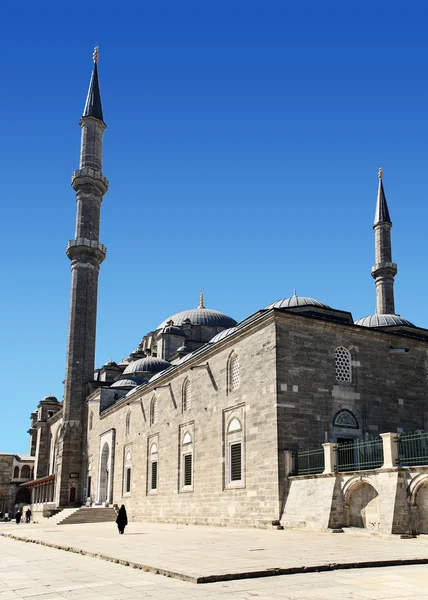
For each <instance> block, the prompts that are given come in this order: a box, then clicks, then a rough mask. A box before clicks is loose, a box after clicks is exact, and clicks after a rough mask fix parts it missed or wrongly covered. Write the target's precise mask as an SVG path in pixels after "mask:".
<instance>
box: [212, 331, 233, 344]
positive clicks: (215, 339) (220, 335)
mask: <svg viewBox="0 0 428 600" xmlns="http://www.w3.org/2000/svg"><path fill="white" fill-rule="evenodd" d="M234 331H236V327H229V329H225V330H224V331H220V333H217V335H215V336H214V337H213V338H212V339H211V340H210V341H209V343H210V344H216V343H217V342H220V341H221V340H224V338H227V337H229V335H232V333H233V332H234Z"/></svg>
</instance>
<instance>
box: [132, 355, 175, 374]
mask: <svg viewBox="0 0 428 600" xmlns="http://www.w3.org/2000/svg"><path fill="white" fill-rule="evenodd" d="M170 366H171V364H170V363H169V362H167V361H166V360H162V359H161V358H156V357H155V356H146V357H145V358H139V359H138V360H134V361H133V362H131V363H129V365H128V366H127V367H126V369H125V370H124V372H123V374H124V375H132V374H133V373H158V372H159V371H163V370H164V369H167V368H168V367H170Z"/></svg>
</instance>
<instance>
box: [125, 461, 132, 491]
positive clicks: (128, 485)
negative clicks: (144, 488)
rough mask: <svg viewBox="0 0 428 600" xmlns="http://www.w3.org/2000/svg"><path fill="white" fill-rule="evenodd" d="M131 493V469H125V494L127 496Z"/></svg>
mask: <svg viewBox="0 0 428 600" xmlns="http://www.w3.org/2000/svg"><path fill="white" fill-rule="evenodd" d="M130 491H131V468H130V467H128V468H127V469H126V480H125V492H126V493H127V494H128V493H129V492H130Z"/></svg>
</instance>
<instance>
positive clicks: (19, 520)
mask: <svg viewBox="0 0 428 600" xmlns="http://www.w3.org/2000/svg"><path fill="white" fill-rule="evenodd" d="M21 517H22V513H21V511H20V510H19V509H18V510H17V511H16V514H15V521H16V524H17V525H19V524H20V522H21Z"/></svg>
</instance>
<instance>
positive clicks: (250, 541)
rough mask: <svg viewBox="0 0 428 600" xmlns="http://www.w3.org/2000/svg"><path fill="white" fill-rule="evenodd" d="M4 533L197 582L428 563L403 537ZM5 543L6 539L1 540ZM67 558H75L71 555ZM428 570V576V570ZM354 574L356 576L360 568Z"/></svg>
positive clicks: (28, 528) (155, 528)
mask: <svg viewBox="0 0 428 600" xmlns="http://www.w3.org/2000/svg"><path fill="white" fill-rule="evenodd" d="M0 534H4V535H14V536H17V537H20V538H24V539H31V540H37V541H40V542H43V543H48V544H53V545H57V546H60V547H62V548H72V549H74V550H76V551H82V552H84V553H87V554H89V555H94V556H95V555H98V554H99V555H102V556H103V557H105V558H108V559H111V560H113V561H116V562H117V561H120V562H122V563H124V564H130V565H131V566H132V565H133V564H136V565H138V566H140V567H143V568H146V569H150V570H152V571H154V572H156V571H159V572H160V573H166V574H170V575H171V576H172V577H178V578H183V579H185V580H187V581H191V582H193V583H196V582H202V583H205V582H207V581H211V580H216V579H217V580H219V579H225V578H227V577H228V576H230V578H232V579H238V578H240V577H242V576H247V577H254V575H256V574H260V573H262V574H265V575H266V574H270V572H272V571H273V570H275V569H282V570H284V569H288V570H291V569H296V570H303V569H308V568H309V569H314V568H317V567H318V568H323V567H328V566H329V565H332V564H342V565H352V564H358V563H376V562H385V561H396V562H397V563H398V562H400V561H417V560H425V561H428V537H427V536H420V537H418V538H416V539H400V538H398V537H396V536H394V537H392V536H389V537H387V536H385V537H381V536H368V535H365V534H359V533H338V534H333V533H309V532H298V531H277V530H265V529H260V530H258V529H226V528H215V527H198V526H194V525H175V524H161V523H131V524H130V525H129V526H128V527H127V529H126V532H125V535H123V536H120V535H118V533H117V529H116V526H115V524H114V523H92V524H85V525H54V524H49V523H48V524H46V523H41V524H37V523H35V524H30V525H25V523H21V524H20V525H19V526H17V525H15V524H14V523H0ZM0 540H2V541H4V540H5V538H4V537H0ZM15 543H16V544H18V542H15ZM21 544H22V542H21ZM25 547H26V548H36V549H37V548H41V546H39V545H33V544H25ZM62 552H63V553H64V551H62ZM67 554H68V555H69V556H70V555H71V553H70V552H69V553H67ZM98 562H100V563H101V562H102V561H101V560H98ZM100 568H101V567H100ZM103 568H104V567H103ZM128 568H129V567H128ZM423 568H424V569H425V570H426V572H428V565H426V566H424V567H423ZM129 570H130V571H131V570H132V569H130V568H129ZM355 573H356V575H355V576H356V577H357V576H358V573H357V571H355ZM0 600H1V596H0Z"/></svg>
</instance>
